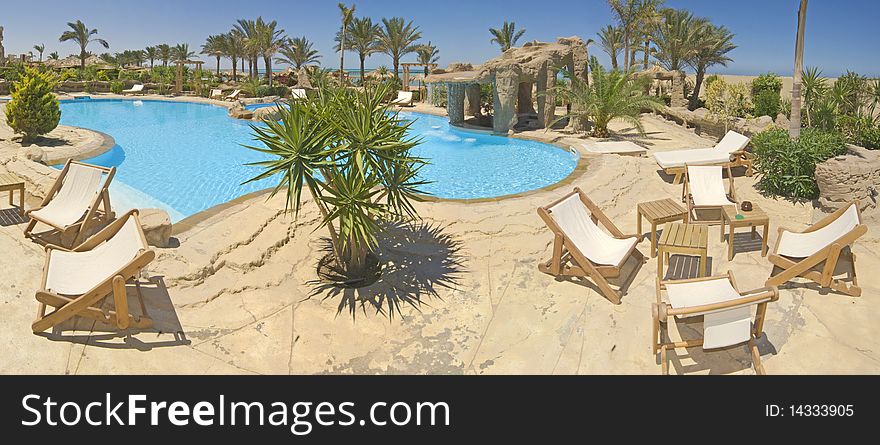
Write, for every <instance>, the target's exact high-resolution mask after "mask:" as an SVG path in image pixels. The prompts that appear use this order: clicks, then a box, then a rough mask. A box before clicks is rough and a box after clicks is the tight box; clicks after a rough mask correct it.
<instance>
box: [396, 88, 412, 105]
mask: <svg viewBox="0 0 880 445" xmlns="http://www.w3.org/2000/svg"><path fill="white" fill-rule="evenodd" d="M412 104H413V93H412V91H398V92H397V98H396V99H394V100H392V101H391V105H397V106H399V107H411V106H412Z"/></svg>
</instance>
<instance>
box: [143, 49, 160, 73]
mask: <svg viewBox="0 0 880 445" xmlns="http://www.w3.org/2000/svg"><path fill="white" fill-rule="evenodd" d="M144 57H146V58H147V60H149V61H150V69H153V63H154V62H155V61H156V59H158V58H159V49H158V48H156V47H155V46H148V47H146V48H144Z"/></svg>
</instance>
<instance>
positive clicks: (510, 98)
mask: <svg viewBox="0 0 880 445" xmlns="http://www.w3.org/2000/svg"><path fill="white" fill-rule="evenodd" d="M519 74H520V73H519V71H518V69H517V67H512V66H504V67H501V68H498V70H497V71H495V90H494V97H493V103H492V109H493V110H494V112H495V115H494V117H493V119H492V127H493V128H494V130H495V131H496V132H497V133H507V132H508V131H510V129H512V128H513V127H514V126H515V125H516V121H517V119H516V99H517V96H518V95H519Z"/></svg>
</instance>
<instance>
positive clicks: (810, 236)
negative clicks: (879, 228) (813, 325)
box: [767, 201, 868, 297]
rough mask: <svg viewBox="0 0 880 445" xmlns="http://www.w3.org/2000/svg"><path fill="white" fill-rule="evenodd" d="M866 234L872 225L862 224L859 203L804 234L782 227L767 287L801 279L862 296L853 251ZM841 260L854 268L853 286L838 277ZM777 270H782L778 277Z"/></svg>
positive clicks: (855, 202) (828, 217)
mask: <svg viewBox="0 0 880 445" xmlns="http://www.w3.org/2000/svg"><path fill="white" fill-rule="evenodd" d="M866 233H868V226H867V225H865V224H864V223H863V222H862V214H861V212H860V211H859V202H858V201H853V202H850V203H849V204H848V205H847V206H846V207H843V208H841V209H839V210H837V211H836V212H834V213H832V214H830V215H828V216H826V217H825V218H822V219H821V220H820V221H819V222H817V223H815V224H813V225H812V226H810V227H809V228H807V229H806V230H804V231H803V232H794V231H790V230H786V229H784V228H782V227H780V228H779V236H778V238H777V240H776V247H775V248H774V249H773V252H772V253H771V254H770V255H769V256H768V258H767V259H769V260H770V262H771V263H773V266H774V267H773V272H772V273H771V276H770V278H769V279H768V280H767V285H768V286H781V285H782V284H784V283H786V282H788V281H790V280H792V279H794V278H797V277H801V278H806V279H808V280H810V281H813V282H815V283H818V284H819V286H822V287H823V288H827V289H833V290H835V291H837V292H841V293H844V294H847V295H850V296H853V297H858V296H861V295H862V289H861V288H860V287H859V282H858V278H857V277H856V255H855V254H854V253H853V252H852V245H853V243H854V242H855V240H856V239H858V238H859V237H861V236H862V235H864V234H866ZM841 258H843V259H846V260H848V261H849V262H850V265H851V266H852V269H851V272H849V275H850V279H851V281H852V284H851V285H847V284H846V283H845V282H844V281H843V280H841V279H835V278H834V276H835V270H836V268H837V264H838V262H839V261H840V259H841ZM819 266H822V267H821V268H820V267H819ZM777 269H781V271H780V272H779V273H778V274H777V273H776V272H777Z"/></svg>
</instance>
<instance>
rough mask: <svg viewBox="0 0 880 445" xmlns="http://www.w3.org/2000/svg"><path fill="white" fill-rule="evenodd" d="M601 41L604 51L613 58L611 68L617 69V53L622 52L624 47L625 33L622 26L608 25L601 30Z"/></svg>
mask: <svg viewBox="0 0 880 445" xmlns="http://www.w3.org/2000/svg"><path fill="white" fill-rule="evenodd" d="M599 41H600V42H601V43H600V44H601V45H602V51H605V54H608V57H610V58H611V69H614V70H616V69H617V55H618V54H620V50H621V47H623V33H622V32H620V28H617V27H615V26H611V25H607V26H605V27H604V28H602V29H601V30H599Z"/></svg>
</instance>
